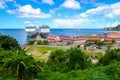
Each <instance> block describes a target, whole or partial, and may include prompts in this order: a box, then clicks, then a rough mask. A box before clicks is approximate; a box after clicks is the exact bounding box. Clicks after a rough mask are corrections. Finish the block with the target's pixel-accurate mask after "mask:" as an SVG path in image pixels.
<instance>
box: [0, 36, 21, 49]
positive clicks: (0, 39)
mask: <svg viewBox="0 0 120 80" xmlns="http://www.w3.org/2000/svg"><path fill="white" fill-rule="evenodd" d="M0 47H1V48H3V49H5V50H10V49H12V48H13V49H19V48H20V47H19V44H18V42H17V40H16V39H14V38H13V37H10V36H7V35H0Z"/></svg>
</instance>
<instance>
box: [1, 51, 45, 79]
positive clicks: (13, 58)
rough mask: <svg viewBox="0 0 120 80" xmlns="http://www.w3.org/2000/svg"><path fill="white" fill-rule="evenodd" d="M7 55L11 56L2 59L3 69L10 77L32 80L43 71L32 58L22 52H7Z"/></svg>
mask: <svg viewBox="0 0 120 80" xmlns="http://www.w3.org/2000/svg"><path fill="white" fill-rule="evenodd" d="M5 52H6V51H5ZM6 53H7V54H8V55H9V56H7V57H4V58H3V59H2V62H3V65H2V67H1V69H2V70H4V71H6V72H7V74H8V75H11V76H14V77H16V78H17V79H20V80H30V79H32V78H34V77H36V76H37V73H38V72H40V71H42V70H43V69H42V67H41V66H40V65H39V64H38V63H36V62H35V60H34V59H33V57H32V56H28V55H26V54H25V52H24V51H22V50H16V51H7V52H6Z"/></svg>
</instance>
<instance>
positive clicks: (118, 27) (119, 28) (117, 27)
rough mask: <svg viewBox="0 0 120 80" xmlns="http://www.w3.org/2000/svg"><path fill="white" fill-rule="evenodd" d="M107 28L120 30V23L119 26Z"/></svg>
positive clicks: (108, 28)
mask: <svg viewBox="0 0 120 80" xmlns="http://www.w3.org/2000/svg"><path fill="white" fill-rule="evenodd" d="M105 29H107V30H117V31H118V30H120V24H119V25H117V26H115V27H106V28H105Z"/></svg>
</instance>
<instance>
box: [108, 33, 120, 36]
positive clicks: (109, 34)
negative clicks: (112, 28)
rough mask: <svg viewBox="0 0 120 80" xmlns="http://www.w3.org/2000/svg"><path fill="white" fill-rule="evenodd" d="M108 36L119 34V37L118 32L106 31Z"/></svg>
mask: <svg viewBox="0 0 120 80" xmlns="http://www.w3.org/2000/svg"><path fill="white" fill-rule="evenodd" d="M108 36H115V37H117V36H119V37H120V33H118V32H111V33H108Z"/></svg>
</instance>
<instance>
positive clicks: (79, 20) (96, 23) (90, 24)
mask: <svg viewBox="0 0 120 80" xmlns="http://www.w3.org/2000/svg"><path fill="white" fill-rule="evenodd" d="M119 23H120V1H119V0H0V29H2V28H25V27H26V26H28V25H36V26H37V27H38V26H40V25H42V24H47V25H49V26H50V28H82V29H83V28H84V29H86V28H89V29H93V28H104V27H109V26H110V27H112V26H116V25H118V24H119Z"/></svg>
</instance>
